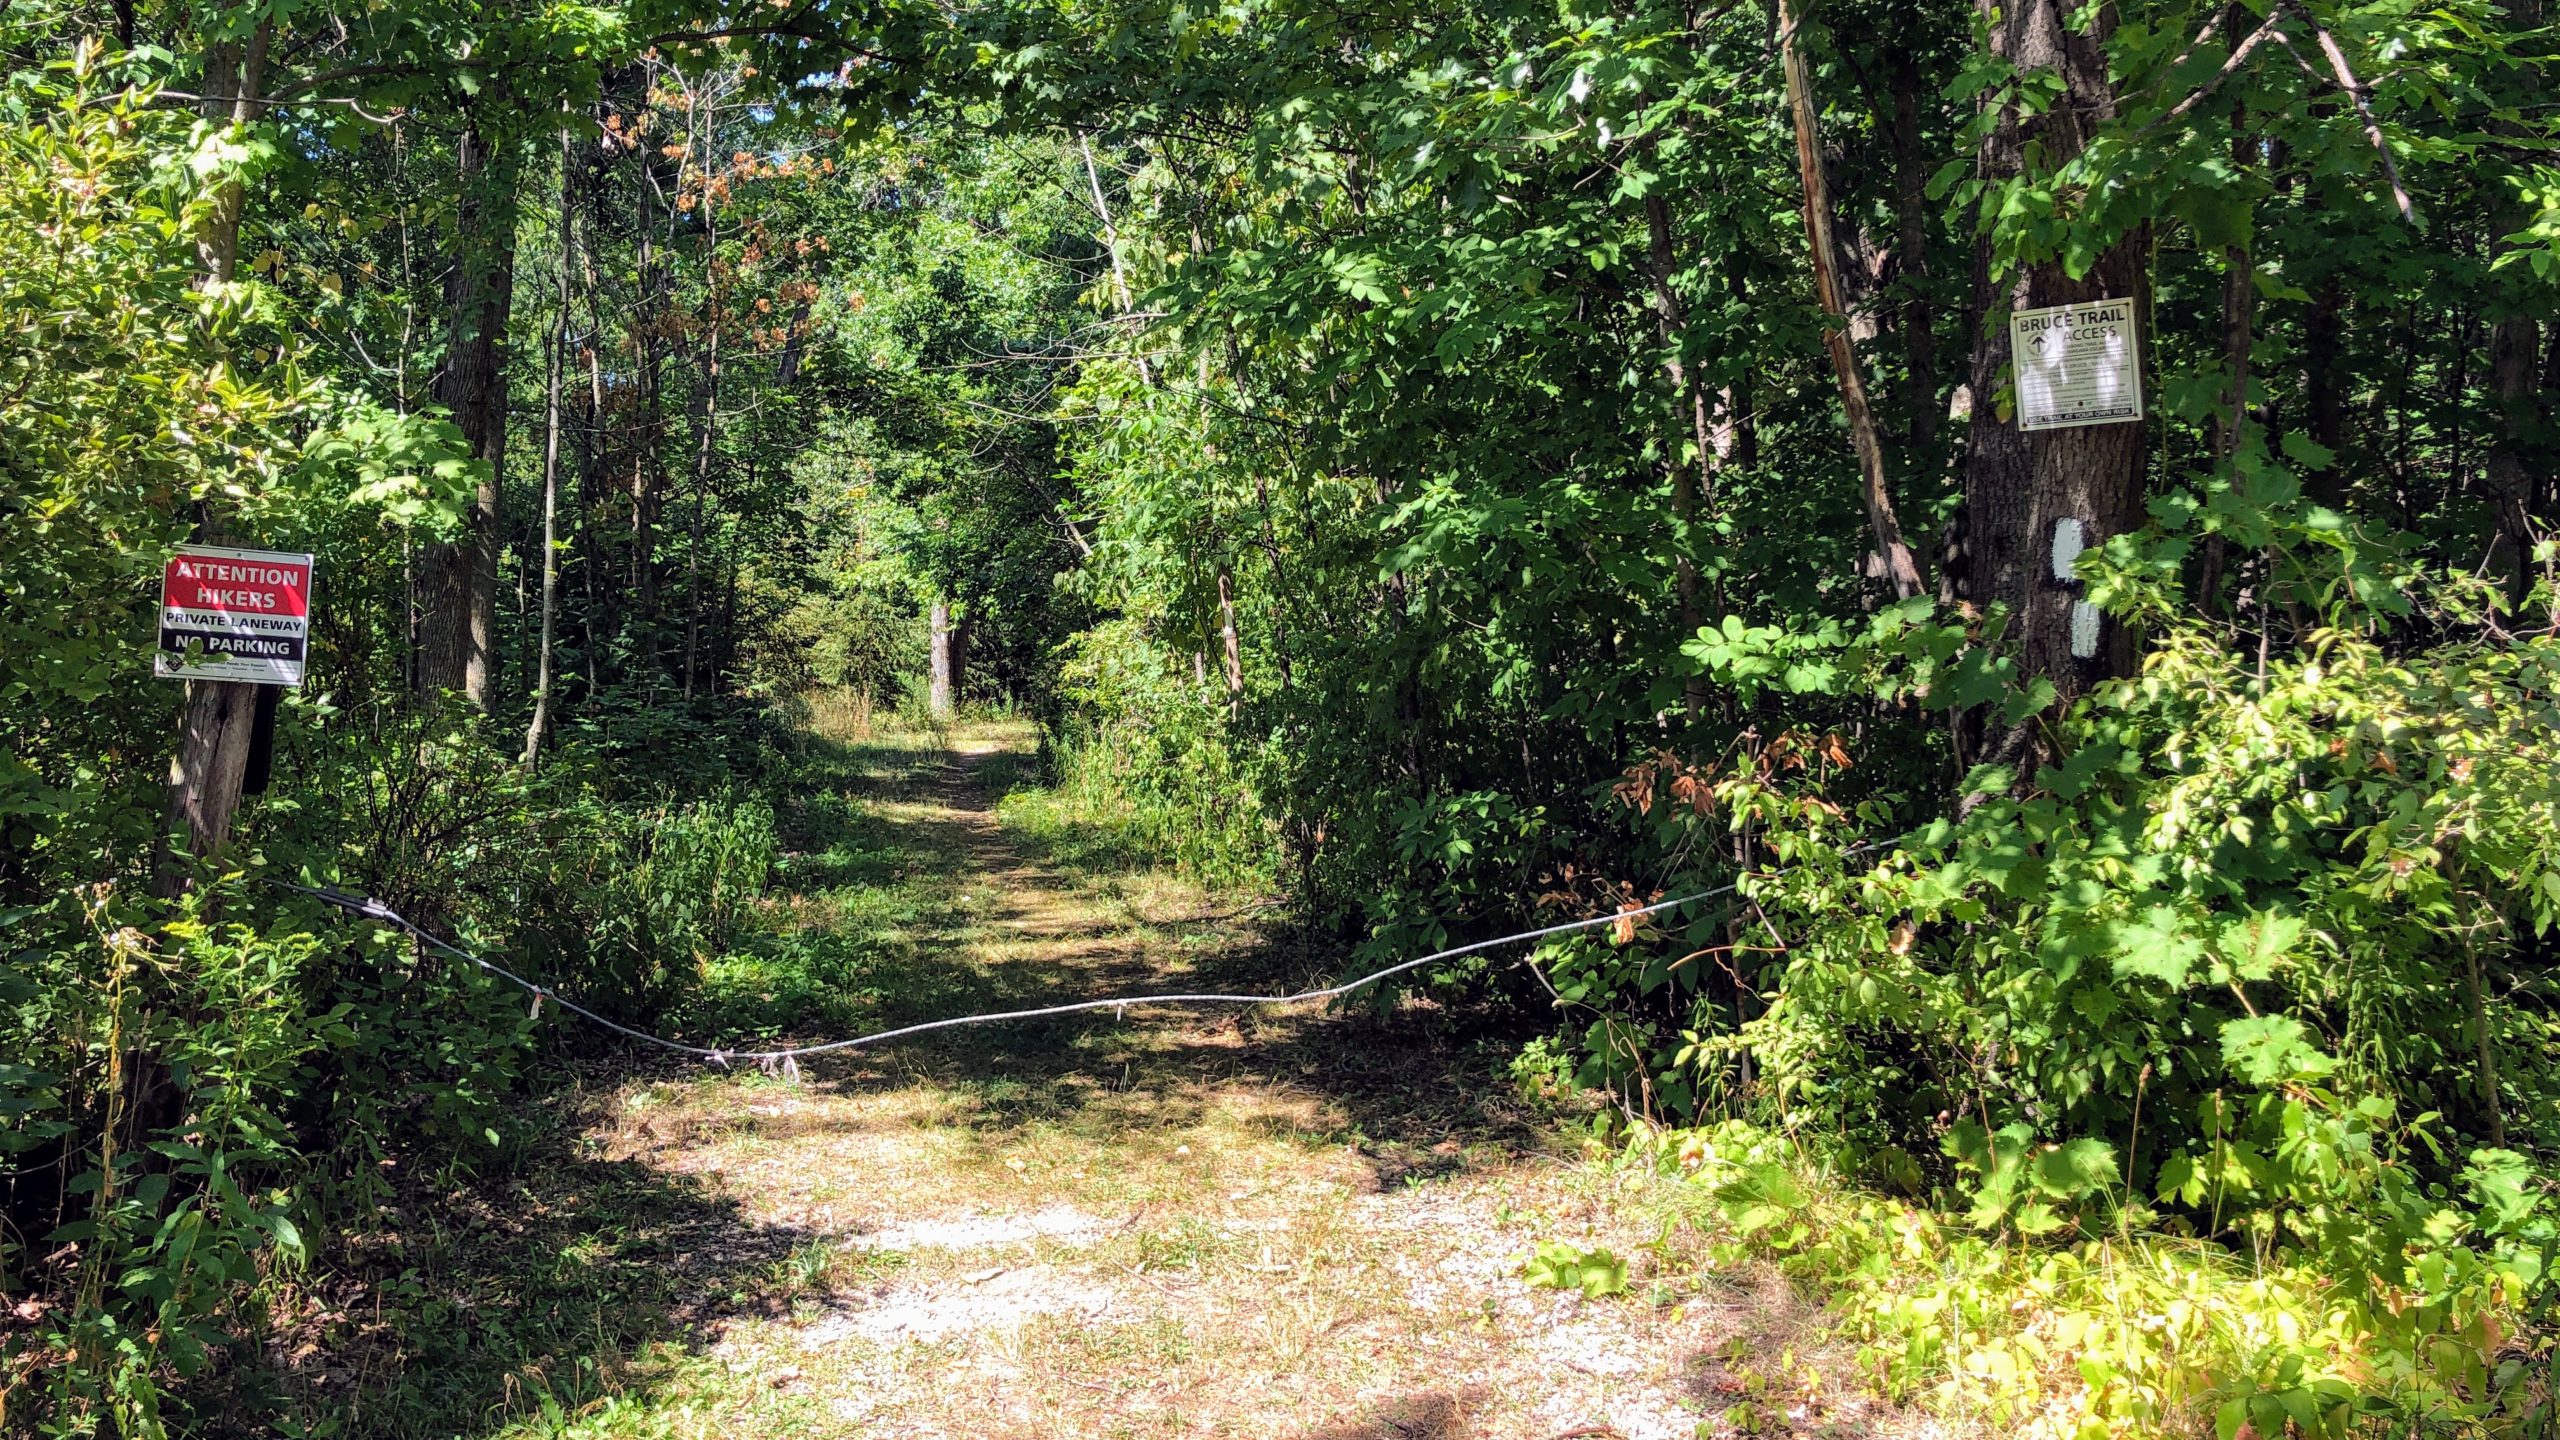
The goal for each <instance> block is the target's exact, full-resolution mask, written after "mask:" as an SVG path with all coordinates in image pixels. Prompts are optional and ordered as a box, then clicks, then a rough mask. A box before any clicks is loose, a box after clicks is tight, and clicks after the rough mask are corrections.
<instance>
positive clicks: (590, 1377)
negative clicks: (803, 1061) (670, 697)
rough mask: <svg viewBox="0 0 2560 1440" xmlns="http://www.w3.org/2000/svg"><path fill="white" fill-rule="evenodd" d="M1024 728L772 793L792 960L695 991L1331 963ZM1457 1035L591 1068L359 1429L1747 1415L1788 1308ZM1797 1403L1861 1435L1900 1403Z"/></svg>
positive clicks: (1009, 1042)
mask: <svg viewBox="0 0 2560 1440" xmlns="http://www.w3.org/2000/svg"><path fill="white" fill-rule="evenodd" d="M1031 744H1032V737H1031V736H1030V734H1029V733H1028V732H1027V731H1026V730H1023V729H1019V728H999V727H974V728H967V729H964V730H962V731H961V732H959V733H958V734H957V735H955V736H954V737H952V739H951V744H950V748H949V749H947V750H945V749H942V748H940V747H939V746H938V745H936V744H935V743H934V742H932V741H930V740H923V739H918V740H915V741H912V742H910V743H907V744H899V743H895V742H891V741H875V742H870V743H863V744H848V745H841V746H835V747H832V748H830V749H829V750H828V751H827V754H826V756H825V757H824V763H822V764H821V765H819V766H817V767H815V769H814V771H813V773H815V774H817V775H819V776H821V777H822V778H823V779H825V780H826V781H827V783H826V784H824V785H822V786H819V787H817V788H814V789H812V790H810V791H808V792H806V793H803V794H799V795H794V796H778V797H776V801H777V804H778V806H781V807H782V808H783V809H784V817H785V828H786V832H787V833H791V834H793V835H794V837H795V843H800V844H804V845H805V846H806V847H807V848H806V849H804V850H802V851H800V852H798V853H796V854H794V855H793V856H792V858H791V859H790V861H789V862H788V865H787V868H786V872H785V875H784V884H783V885H782V886H781V887H780V888H779V890H778V893H777V894H776V896H775V897H774V898H773V899H772V900H771V901H770V902H769V904H768V906H767V910H766V923H767V924H768V925H769V927H770V930H771V934H770V937H769V940H770V943H769V944H765V945H762V946H759V947H756V949H755V953H754V955H753V956H751V957H749V958H745V959H738V960H732V961H728V962H724V963H722V964H720V965H718V966H715V968H714V973H713V976H712V980H713V1003H714V1005H715V1007H716V1008H717V1009H718V1010H720V1011H722V1012H726V1013H727V1014H730V1015H739V1016H743V1015H753V1014H756V1013H759V1011H760V1007H761V1011H762V1013H772V1012H773V1011H774V1010H775V1008H776V1007H784V1006H790V1005H794V1004H796V1005H797V1006H798V1007H799V1009H800V1011H801V1012H802V1013H804V1014H810V1015H815V1016H818V1017H821V1018H817V1019H811V1020H809V1021H808V1022H807V1023H806V1024H805V1026H803V1025H795V1026H794V1027H792V1033H794V1034H795V1035H798V1036H800V1037H802V1038H810V1037H814V1036H817V1035H819V1034H822V1033H823V1034H840V1033H846V1032H848V1031H849V1030H851V1029H856V1028H872V1027H877V1026H881V1025H887V1024H894V1023H898V1022H901V1021H906V1020H911V1019H921V1018H928V1017H931V1016H938V1015H948V1014H956V1013H961V1012H964V1011H968V1010H974V1009H982V1008H989V1007H995V1006H1004V1005H1018V1004H1036V1003H1043V1002H1048V1001H1055V1000H1060V999H1067V998H1082V997H1085V996H1090V995H1094V994H1102V993H1109V992H1112V991H1114V990H1123V989H1131V988H1140V987H1159V986H1166V985H1181V986H1185V987H1189V986H1216V987H1222V988H1235V987H1243V988H1253V989H1267V988H1271V987H1274V986H1276V985H1282V984H1291V983H1295V982H1298V981H1301V980H1305V979H1309V978H1312V977H1314V976H1316V975H1318V974H1321V973H1324V969H1325V965H1324V960H1323V957H1321V956H1318V955H1314V954H1310V953H1307V952H1305V951H1302V950H1300V949H1297V948H1295V947H1294V946H1293V945H1292V944H1291V943H1290V941H1289V940H1288V938H1287V937H1286V936H1284V935H1281V934H1279V933H1277V932H1276V931H1274V930H1272V929H1271V928H1269V927H1268V926H1267V925H1266V923H1265V922H1264V921H1262V920H1260V919H1258V918H1257V913H1256V910H1255V907H1254V906H1253V905H1252V904H1251V903H1250V900H1251V897H1238V896H1234V895H1225V894H1204V893H1201V892H1200V891H1198V890H1197V889H1195V888H1193V887H1191V886H1189V885H1187V884H1185V883H1183V882H1181V881H1179V880H1177V879H1175V878H1172V877H1170V876H1166V875H1163V874H1159V873H1155V872H1153V871H1151V870H1148V869H1145V868H1143V867H1138V866H1133V865H1131V864H1129V863H1128V862H1126V860H1125V859H1124V858H1120V857H1118V856H1117V855H1116V852H1115V847H1113V846H1112V845H1111V844H1110V843H1108V842H1109V837H1108V835H1107V833H1104V832H1101V831H1098V830H1097V829H1096V828H1095V827H1094V826H1093V825H1091V824H1089V823H1085V822H1083V821H1081V820H1079V818H1078V817H1075V816H1072V815H1069V814H1066V813H1064V812H1063V811H1062V809H1061V806H1060V804H1059V802H1058V801H1057V800H1056V799H1055V798H1054V797H1052V796H1050V795H1048V794H1047V792H1044V791H1041V790H1039V789H1038V788H1036V787H1033V786H1030V785H1028V784H1026V783H1025V779H1024V777H1025V776H1026V775H1027V774H1028V773H1029V760H1030V753H1029V752H1030V748H1031ZM1008 792H1011V793H1010V794H1008ZM812 1007H815V1008H814V1009H813V1008H812ZM722 1023H728V1022H726V1021H723V1022H722ZM1447 1028H1448V1027H1447V1026H1446V1023H1445V1017H1443V1016H1441V1015H1439V1014H1438V1013H1437V1012H1435V1011H1434V1010H1432V1009H1431V1008H1430V1007H1428V1006H1427V1005H1424V1004H1422V1003H1420V1002H1408V1003H1407V1004H1406V1005H1404V1006H1402V1007H1400V1008H1398V1009H1396V1010H1395V1011H1394V1012H1392V1013H1390V1014H1386V1015H1383V1016H1382V1015H1377V1014H1372V1013H1357V1014H1328V1013H1325V1012H1322V1011H1320V1010H1314V1009H1305V1010H1301V1011H1294V1012H1289V1013H1276V1012H1261V1013H1258V1014H1251V1015H1243V1016H1239V1015H1236V1014H1234V1013H1232V1012H1218V1011H1200V1010H1179V1009H1169V1008H1168V1009H1157V1010H1150V1009H1144V1008H1141V1009H1133V1010H1131V1011H1129V1012H1127V1013H1126V1014H1124V1015H1119V1016H1114V1015H1112V1014H1110V1013H1101V1014H1095V1015H1088V1016H1080V1017H1074V1018H1071V1019H1066V1020H1061V1021H1058V1022H1036V1023H1021V1024H1012V1025H1006V1026H999V1027H987V1028H973V1029H964V1030H959V1031H953V1032H944V1033H942V1034H940V1035H934V1036H926V1037H920V1038H919V1039H917V1040H915V1041H913V1042H906V1043H900V1044H896V1045H893V1046H889V1047H884V1048H880V1049H876V1050H862V1051H856V1052H852V1053H851V1054H848V1055H845V1056H843V1057H838V1058H829V1059H824V1060H819V1061H816V1062H814V1063H812V1064H810V1065H808V1066H807V1067H806V1069H805V1070H804V1073H803V1076H802V1078H801V1081H800V1082H799V1083H796V1084H795V1083H792V1082H790V1081H789V1080H787V1079H783V1078H778V1077H771V1076H766V1075H762V1074H758V1073H754V1072H752V1071H750V1072H748V1073H743V1074H718V1073H703V1072H697V1071H682V1072H677V1071H672V1070H670V1071H664V1072H661V1073H659V1074H657V1075H655V1076H642V1077H638V1078H635V1077H633V1075H632V1074H631V1072H630V1071H629V1070H628V1069H627V1068H622V1069H616V1070H611V1071H597V1072H594V1073H593V1074H591V1075H590V1076H589V1078H588V1082H587V1083H586V1084H585V1085H583V1086H580V1087H576V1088H574V1089H573V1090H572V1091H571V1092H570V1093H568V1094H566V1095H564V1096H563V1097H561V1098H560V1100H559V1101H558V1102H557V1115H556V1117H555V1122H554V1123H553V1125H552V1131H551V1133H553V1134H554V1135H555V1137H556V1140H557V1142H558V1144H557V1145H556V1146H552V1145H543V1146H535V1147H531V1148H530V1149H528V1151H527V1152H526V1155H525V1157H524V1158H523V1159H522V1160H521V1161H520V1162H519V1166H518V1171H519V1173H518V1175H517V1176H516V1178H515V1179H514V1180H513V1181H511V1182H510V1183H509V1185H508V1186H506V1187H498V1188H494V1189H493V1191H492V1193H491V1194H489V1195H488V1196H487V1197H486V1205H485V1223H484V1224H483V1225H482V1226H481V1227H480V1228H479V1229H476V1230H475V1229H473V1228H472V1227H471V1226H470V1225H467V1224H466V1225H464V1226H463V1227H461V1228H462V1231H463V1233H462V1234H461V1235H460V1236H459V1237H458V1238H460V1239H461V1240H463V1241H466V1242H468V1243H464V1244H459V1245H456V1244H445V1245H443V1246H441V1247H440V1248H439V1249H438V1251H437V1254H438V1255H440V1256H442V1257H443V1258H442V1259H441V1260H440V1261H439V1262H438V1264H439V1265H440V1266H441V1267H443V1268H436V1269H431V1270H430V1272H429V1278H428V1280H427V1283H429V1284H433V1285H441V1286H444V1287H447V1288H450V1289H453V1290H455V1291H457V1292H458V1293H459V1294H460V1295H461V1296H462V1297H463V1298H461V1299H460V1301H459V1303H458V1304H457V1308H456V1312H455V1313H456V1317H457V1319H456V1323H457V1325H458V1326H462V1327H464V1338H463V1339H462V1340H461V1341H459V1342H458V1343H457V1344H456V1345H455V1346H454V1347H453V1349H452V1353H449V1354H445V1355H442V1356H440V1357H439V1356H437V1355H435V1354H433V1353H428V1354H425V1355H421V1356H420V1357H418V1358H419V1359H420V1360H422V1361H423V1362H424V1363H414V1362H413V1363H412V1365H411V1366H410V1367H409V1368H408V1369H407V1371H406V1373H405V1374H404V1376H403V1378H401V1379H400V1380H398V1381H396V1382H394V1384H393V1386H392V1387H391V1395H392V1400H393V1403H391V1404H389V1405H388V1406H385V1407H378V1408H377V1409H376V1410H375V1411H374V1413H372V1414H369V1415H368V1414H362V1413H360V1414H359V1415H358V1417H357V1423H356V1424H355V1426H354V1427H352V1428H354V1429H355V1430H356V1431H358V1432H359V1433H408V1434H471V1435H506V1436H531V1435H546V1434H571V1435H580V1436H614V1437H619V1436H635V1437H636V1436H657V1435H671V1436H705V1437H708V1436H738V1437H751V1436H807V1435H843V1436H879V1437H909V1436H913V1437H926V1436H951V1437H981V1436H984V1437H1023V1440H1033V1437H1038V1440H1054V1437H1088V1436H1090V1437H1119V1436H1132V1437H1136V1436H1149V1437H1152V1436H1177V1435H1181V1436H1206V1435H1219V1436H1239V1437H1256V1440H1260V1437H1290V1440H1362V1437H1376V1440H1416V1437H1457V1436H1479V1435H1481V1436H1506V1437H1508V1436H1524V1437H1532V1440H1544V1437H1549V1436H1556V1435H1560V1434H1566V1433H1572V1434H1578V1435H1593V1436H1600V1435H1618V1436H1623V1437H1625V1440H1668V1437H1679V1440H1688V1437H1691V1436H1694V1435H1699V1434H1710V1435H1713V1434H1722V1433H1729V1427H1728V1426H1726V1425H1725V1424H1724V1423H1723V1422H1722V1421H1721V1420H1720V1419H1717V1418H1713V1417H1721V1416H1722V1415H1723V1414H1724V1413H1725V1412H1726V1410H1727V1409H1728V1408H1729V1407H1730V1406H1731V1405H1733V1404H1734V1400H1733V1398H1732V1397H1733V1396H1734V1395H1735V1394H1736V1393H1737V1389H1738V1387H1737V1385H1736V1383H1735V1382H1734V1380H1733V1379H1732V1378H1731V1377H1732V1376H1733V1375H1734V1374H1737V1373H1740V1372H1739V1371H1738V1370H1737V1369H1736V1368H1735V1365H1736V1362H1741V1361H1745V1360H1753V1361H1756V1360H1761V1359H1767V1360H1774V1359H1775V1358H1776V1352H1777V1350H1778V1348H1779V1347H1781V1346H1784V1345H1785V1344H1787V1343H1788V1342H1789V1340H1790V1339H1791V1338H1792V1337H1791V1335H1790V1333H1789V1332H1790V1331H1791V1330H1792V1329H1793V1328H1794V1326H1795V1325H1796V1322H1797V1321H1798V1319H1799V1318H1800V1317H1799V1316H1798V1314H1797V1312H1796V1311H1795V1310H1794V1309H1793V1308H1792V1307H1791V1306H1790V1305H1789V1304H1788V1303H1787V1302H1786V1301H1785V1299H1784V1297H1783V1294H1782V1293H1780V1292H1777V1291H1773V1290H1770V1289H1768V1288H1765V1287H1763V1288H1755V1289H1746V1288H1741V1287H1724V1288H1719V1287H1717V1286H1716V1284H1715V1283H1714V1282H1713V1281H1712V1280H1711V1279H1702V1278H1701V1277H1702V1276H1703V1275H1704V1271H1703V1269H1702V1268H1701V1267H1699V1266H1698V1264H1697V1261H1698V1256H1697V1255H1696V1253H1695V1251H1696V1250H1697V1249H1698V1247H1699V1244H1700V1242H1699V1241H1698V1240H1697V1239H1696V1238H1695V1236H1694V1234H1693V1233H1692V1232H1690V1231H1688V1230H1687V1229H1686V1228H1685V1227H1673V1226H1671V1225H1669V1224H1668V1223H1666V1222H1664V1221H1662V1220H1661V1219H1659V1218H1658V1217H1660V1216H1661V1215H1662V1214H1663V1213H1665V1212H1664V1211H1663V1210H1662V1209H1661V1207H1660V1205H1659V1204H1658V1203H1655V1202H1657V1201H1659V1200H1660V1199H1661V1198H1662V1197H1661V1196H1660V1195H1658V1194H1656V1193H1655V1192H1656V1191H1657V1190H1659V1189H1660V1188H1661V1187H1662V1185H1663V1182H1660V1181H1658V1180H1655V1179H1653V1178H1652V1177H1650V1176H1647V1175H1635V1174H1630V1173H1628V1172H1626V1171H1624V1170H1621V1169H1616V1168H1612V1167H1608V1166H1604V1165H1598V1164H1594V1163H1590V1162H1588V1161H1586V1160H1585V1159H1583V1158H1582V1157H1581V1155H1580V1153H1579V1151H1578V1149H1576V1148H1575V1147H1572V1146H1570V1145H1569V1144H1568V1143H1567V1142H1565V1141H1564V1140H1563V1139H1562V1138H1560V1136H1559V1134H1558V1132H1557V1131H1556V1130H1555V1129H1554V1128H1553V1127H1552V1126H1551V1125H1549V1124H1547V1123H1545V1122H1543V1121H1542V1120H1541V1119H1540V1117H1539V1116H1538V1115H1537V1114H1536V1113H1534V1111H1532V1110H1531V1109H1530V1108H1529V1107H1527V1106H1526V1105H1525V1104H1524V1103H1523V1102H1521V1101H1520V1100H1519V1099H1518V1098H1517V1092H1516V1090H1515V1088H1514V1087H1512V1086H1510V1085H1508V1084H1507V1083H1505V1082H1504V1081H1503V1080H1502V1079H1500V1078H1499V1077H1498V1075H1497V1073H1495V1072H1496V1061H1497V1054H1498V1052H1497V1051H1496V1050H1495V1049H1494V1048H1493V1047H1470V1046H1466V1045H1463V1044H1461V1043H1459V1042H1457V1041H1454V1040H1452V1039H1450V1038H1449V1037H1448V1035H1447V1033H1446V1031H1447ZM623 1063H624V1065H625V1066H627V1065H628V1063H629V1062H628V1061H627V1060H626V1061H625V1062H623ZM1648 1217H1654V1218H1648ZM442 1238H444V1239H446V1240H452V1239H454V1238H457V1237H454V1236H445V1237H442ZM1543 1239H1566V1240H1572V1241H1575V1242H1577V1243H1581V1244H1595V1243H1598V1244H1607V1245H1609V1246H1611V1247H1613V1248H1614V1249H1615V1250H1616V1251H1617V1253H1619V1254H1621V1255H1624V1256H1628V1257H1631V1258H1632V1260H1633V1261H1634V1265H1633V1270H1634V1275H1635V1283H1636V1293H1635V1294H1633V1295H1630V1296H1625V1297H1619V1298H1615V1299H1610V1300H1603V1301H1585V1300H1584V1299H1582V1298H1581V1297H1580V1296H1579V1295H1560V1294H1559V1293H1557V1292H1555V1291H1551V1290H1533V1289H1531V1288H1529V1287H1528V1286H1526V1285H1525V1284H1524V1283H1523V1282H1522V1280H1521V1279H1520V1278H1519V1276H1520V1262H1521V1258H1522V1256H1523V1255H1524V1254H1525V1252H1527V1251H1528V1250H1529V1248H1530V1247H1531V1246H1532V1244H1534V1243H1535V1242H1536V1241H1538V1240H1543ZM1666 1276H1672V1277H1677V1283H1676V1284H1672V1285H1666V1284H1662V1283H1659V1279H1660V1277H1666ZM1702 1287H1703V1288H1702ZM474 1322H477V1323H480V1324H482V1325H483V1326H484V1331H482V1332H474V1331H471V1330H469V1329H468V1326H469V1325H470V1324H471V1323H474ZM356 1378H357V1379H360V1378H361V1377H356ZM351 1383H352V1382H351ZM1800 1418H1801V1419H1802V1420H1803V1421H1804V1429H1803V1431H1802V1433H1832V1434H1843V1435H1846V1434H1870V1433H1875V1429H1876V1422H1877V1421H1878V1420H1879V1419H1880V1418H1881V1417H1878V1416H1874V1415H1868V1414H1865V1413H1864V1412H1863V1411H1862V1410H1861V1409H1859V1408H1858V1407H1856V1406H1855V1405H1854V1404H1852V1405H1850V1406H1849V1407H1848V1408H1847V1409H1845V1410H1841V1411H1826V1410H1823V1409H1822V1408H1821V1407H1820V1406H1816V1407H1815V1413H1810V1414H1806V1415H1803V1416H1801V1417H1800ZM1702 1421H1706V1422H1707V1424H1706V1427H1705V1428H1704V1429H1701V1422H1702ZM1586 1427H1599V1428H1586ZM1796 1428H1797V1427H1796V1425H1795V1424H1793V1423H1788V1424H1786V1425H1784V1426H1783V1427H1782V1429H1781V1430H1780V1431H1779V1432H1777V1433H1787V1432H1789V1431H1794V1430H1796Z"/></svg>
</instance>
